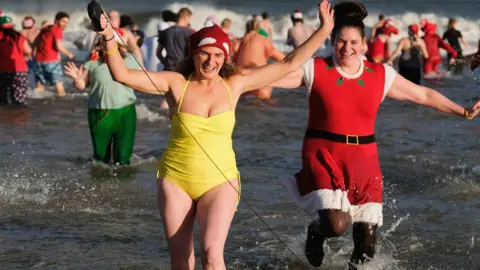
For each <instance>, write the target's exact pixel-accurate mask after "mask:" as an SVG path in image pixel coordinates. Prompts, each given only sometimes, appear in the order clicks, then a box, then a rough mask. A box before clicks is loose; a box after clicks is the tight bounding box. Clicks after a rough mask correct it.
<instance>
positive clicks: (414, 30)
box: [408, 24, 418, 35]
mask: <svg viewBox="0 0 480 270" xmlns="http://www.w3.org/2000/svg"><path fill="white" fill-rule="evenodd" d="M408 31H409V32H411V33H412V34H414V35H418V25H416V24H410V25H409V26H408Z"/></svg>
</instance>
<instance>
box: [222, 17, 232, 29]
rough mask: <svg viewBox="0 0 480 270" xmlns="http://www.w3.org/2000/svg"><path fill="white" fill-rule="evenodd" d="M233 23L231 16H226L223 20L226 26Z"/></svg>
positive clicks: (223, 24) (223, 25)
mask: <svg viewBox="0 0 480 270" xmlns="http://www.w3.org/2000/svg"><path fill="white" fill-rule="evenodd" d="M231 24H232V20H230V19H229V18H225V19H223V21H222V27H225V26H227V25H231Z"/></svg>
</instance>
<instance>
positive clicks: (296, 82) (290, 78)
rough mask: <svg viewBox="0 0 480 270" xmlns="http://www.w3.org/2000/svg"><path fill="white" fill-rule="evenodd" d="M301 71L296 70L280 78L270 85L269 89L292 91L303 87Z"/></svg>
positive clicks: (299, 69) (300, 69)
mask: <svg viewBox="0 0 480 270" xmlns="http://www.w3.org/2000/svg"><path fill="white" fill-rule="evenodd" d="M303 85H304V82H303V70H302V68H297V69H296V70H295V71H293V72H292V73H290V74H288V75H287V76H285V77H283V78H281V79H280V80H278V81H276V82H274V83H272V84H270V85H269V86H270V87H276V88H284V89H294V88H299V87H300V86H303Z"/></svg>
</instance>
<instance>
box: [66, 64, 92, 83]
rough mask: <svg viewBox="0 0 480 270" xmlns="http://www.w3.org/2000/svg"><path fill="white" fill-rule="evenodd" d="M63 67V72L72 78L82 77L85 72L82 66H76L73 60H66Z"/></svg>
mask: <svg viewBox="0 0 480 270" xmlns="http://www.w3.org/2000/svg"><path fill="white" fill-rule="evenodd" d="M64 68H65V74H67V75H68V76H70V77H72V79H73V80H76V79H82V78H84V76H85V73H86V72H87V71H86V70H85V69H83V66H80V68H77V66H76V65H75V64H74V63H73V62H68V63H67V64H66V65H65V66H64Z"/></svg>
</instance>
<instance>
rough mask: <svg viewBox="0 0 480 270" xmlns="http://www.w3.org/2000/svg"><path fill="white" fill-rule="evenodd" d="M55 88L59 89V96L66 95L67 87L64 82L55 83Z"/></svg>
mask: <svg viewBox="0 0 480 270" xmlns="http://www.w3.org/2000/svg"><path fill="white" fill-rule="evenodd" d="M55 88H56V89H57V94H58V96H60V97H64V96H65V87H64V86H63V82H57V83H56V84H55Z"/></svg>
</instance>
